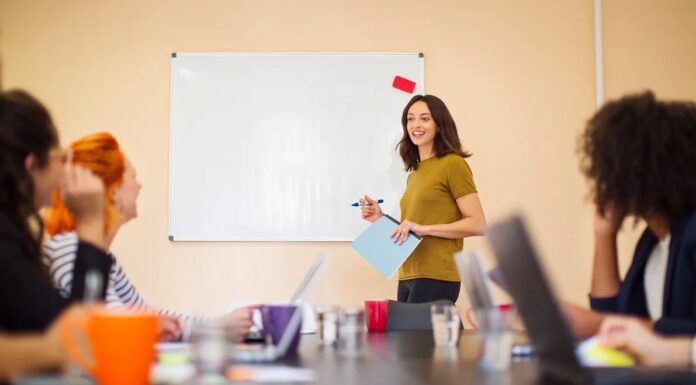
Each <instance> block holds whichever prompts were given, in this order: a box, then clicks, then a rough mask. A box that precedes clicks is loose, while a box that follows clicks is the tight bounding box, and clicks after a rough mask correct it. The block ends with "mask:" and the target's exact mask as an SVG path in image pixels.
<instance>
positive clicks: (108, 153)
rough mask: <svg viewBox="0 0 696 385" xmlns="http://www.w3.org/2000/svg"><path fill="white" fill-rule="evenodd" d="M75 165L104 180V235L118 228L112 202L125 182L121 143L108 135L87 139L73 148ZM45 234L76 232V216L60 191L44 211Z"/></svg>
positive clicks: (92, 136)
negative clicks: (65, 203)
mask: <svg viewBox="0 0 696 385" xmlns="http://www.w3.org/2000/svg"><path fill="white" fill-rule="evenodd" d="M70 149H71V150H72V162H73V164H77V165H80V166H82V167H84V168H86V169H88V170H90V171H92V172H93V173H94V174H95V175H97V176H98V177H100V178H101V179H102V180H103V181H104V187H105V196H104V203H105V204H104V208H105V211H106V212H105V219H106V220H105V222H104V233H105V234H107V233H108V232H109V231H110V230H111V228H112V227H113V226H114V225H115V221H116V219H117V212H116V209H115V208H114V202H113V201H112V200H111V197H112V196H113V193H114V190H116V189H117V188H118V187H119V186H120V185H121V181H122V180H123V173H124V171H125V167H126V166H125V157H124V155H123V152H121V149H120V147H119V145H118V141H116V138H114V137H113V136H112V135H111V134H109V133H107V132H100V133H96V134H92V135H88V136H85V137H83V138H81V139H78V140H76V141H75V142H73V143H72V144H71V145H70ZM44 219H45V221H44V222H45V223H44V225H45V228H46V232H48V234H50V235H51V236H53V235H56V234H60V233H64V232H68V231H73V230H75V217H74V216H73V214H72V212H70V210H69V209H68V208H67V207H66V206H65V205H64V204H63V201H62V199H61V196H60V191H59V190H58V189H56V191H54V192H53V205H52V206H51V208H49V209H47V210H46V211H45V212H44Z"/></svg>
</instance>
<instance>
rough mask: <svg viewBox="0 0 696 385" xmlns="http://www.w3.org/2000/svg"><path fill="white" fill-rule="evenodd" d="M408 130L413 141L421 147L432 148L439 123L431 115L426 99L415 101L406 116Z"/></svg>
mask: <svg viewBox="0 0 696 385" xmlns="http://www.w3.org/2000/svg"><path fill="white" fill-rule="evenodd" d="M406 130H407V131H408V135H409V137H410V138H411V142H413V144H415V145H416V146H418V147H419V149H420V148H427V149H432V146H433V142H434V141H435V135H437V124H436V123H435V120H434V119H433V117H432V116H431V115H430V109H429V108H428V105H427V104H426V103H425V102H424V101H418V102H415V103H413V105H412V106H411V108H409V109H408V114H407V116H406Z"/></svg>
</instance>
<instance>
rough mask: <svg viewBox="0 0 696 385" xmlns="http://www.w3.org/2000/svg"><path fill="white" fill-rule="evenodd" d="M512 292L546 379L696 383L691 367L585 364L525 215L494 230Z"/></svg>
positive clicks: (497, 251) (492, 237) (490, 233)
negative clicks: (598, 365) (525, 221)
mask: <svg viewBox="0 0 696 385" xmlns="http://www.w3.org/2000/svg"><path fill="white" fill-rule="evenodd" d="M488 237H489V239H490V242H491V246H492V247H493V251H494V252H495V255H496V256H497V258H498V264H499V267H500V271H501V273H502V275H503V278H504V279H505V283H506V286H507V288H508V289H509V294H510V295H511V296H512V298H513V299H514V300H515V303H516V305H517V311H518V313H519V314H520V316H521V317H522V320H523V322H524V324H525V326H526V329H527V333H528V335H529V339H530V341H531V343H532V345H533V346H534V350H535V351H536V355H537V357H538V362H539V369H540V372H541V380H542V383H551V384H555V383H558V384H696V372H695V371H694V370H693V369H691V368H685V369H678V368H664V369H654V368H645V367H632V368H584V367H582V366H581V365H580V363H579V361H578V358H577V356H576V355H575V344H574V339H573V335H572V333H571V330H570V329H569V327H568V325H567V324H566V321H565V319H564V317H563V315H562V313H561V311H560V309H559V307H558V303H557V301H556V299H555V297H554V294H553V291H552V290H551V286H550V284H549V282H548V280H547V279H546V275H545V273H544V271H543V268H542V266H541V263H540V262H539V258H538V257H537V253H536V251H535V250H534V247H533V245H532V242H531V240H530V237H529V235H528V232H527V229H526V226H525V224H524V221H523V220H522V218H521V217H518V216H515V217H512V218H510V219H507V220H504V221H502V222H500V223H498V224H496V225H494V226H491V227H490V228H489V231H488Z"/></svg>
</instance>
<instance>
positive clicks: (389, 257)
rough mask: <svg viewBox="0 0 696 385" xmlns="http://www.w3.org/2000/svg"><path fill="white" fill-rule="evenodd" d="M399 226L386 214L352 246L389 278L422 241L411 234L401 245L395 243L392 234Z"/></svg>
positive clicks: (356, 239) (397, 222)
mask: <svg viewBox="0 0 696 385" xmlns="http://www.w3.org/2000/svg"><path fill="white" fill-rule="evenodd" d="M399 224H400V223H399V221H397V220H396V219H394V218H392V217H390V216H389V215H386V214H385V215H383V216H382V217H381V218H380V219H378V220H377V221H375V223H373V224H372V225H371V226H370V227H368V228H367V229H366V230H365V231H363V232H362V234H360V235H359V236H358V237H357V238H355V240H354V241H353V243H352V244H351V246H352V247H353V250H355V251H356V252H357V253H358V254H360V255H361V256H362V257H363V258H365V260H366V261H367V262H369V263H370V264H371V265H372V266H374V267H375V269H377V270H378V271H379V272H380V273H382V274H383V275H384V276H385V277H387V278H391V277H392V276H393V275H394V273H396V271H397V270H398V269H399V266H401V264H402V263H404V261H406V258H408V257H409V255H411V253H412V252H413V250H415V249H416V247H417V246H418V244H419V243H420V242H421V240H422V238H421V237H420V236H418V235H416V234H415V233H414V232H410V233H409V236H408V238H406V242H404V243H403V244H401V245H399V244H398V243H394V240H393V239H392V238H391V234H392V233H393V232H394V230H395V229H396V228H397V227H398V226H399Z"/></svg>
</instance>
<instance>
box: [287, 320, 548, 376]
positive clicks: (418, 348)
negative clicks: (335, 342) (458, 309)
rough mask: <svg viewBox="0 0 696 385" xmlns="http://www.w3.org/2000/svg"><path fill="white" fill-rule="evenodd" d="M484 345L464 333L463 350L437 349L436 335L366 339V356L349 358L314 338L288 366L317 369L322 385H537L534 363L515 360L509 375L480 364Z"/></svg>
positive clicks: (304, 342)
mask: <svg viewBox="0 0 696 385" xmlns="http://www.w3.org/2000/svg"><path fill="white" fill-rule="evenodd" d="M479 350H480V343H479V341H478V339H477V338H476V336H475V334H474V333H473V332H471V331H463V332H462V335H461V337H460V341H459V344H458V346H456V347H453V348H447V347H435V346H434V343H433V335H432V331H394V332H388V333H367V334H366V336H365V347H364V349H363V352H362V354H361V355H359V356H357V357H346V356H345V355H344V354H341V352H339V351H338V350H337V349H336V348H335V347H333V346H328V347H324V346H320V345H319V344H318V340H317V337H316V336H315V335H306V336H303V337H302V343H301V345H300V355H299V357H298V358H297V359H294V360H285V361H284V362H285V363H286V364H288V365H297V366H302V367H306V368H312V369H314V370H315V371H316V375H317V381H316V382H317V383H322V384H335V385H341V384H366V385H367V384H375V385H385V384H403V385H419V384H443V385H446V384H459V385H463V384H472V385H473V384H476V385H487V384H500V385H508V384H509V385H517V384H519V385H525V384H536V383H537V382H538V381H537V369H536V363H535V361H534V360H532V359H529V358H526V359H518V360H513V362H512V363H511V365H510V368H509V369H507V370H504V371H490V370H485V369H483V368H481V367H480V366H479V364H478V357H479Z"/></svg>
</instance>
